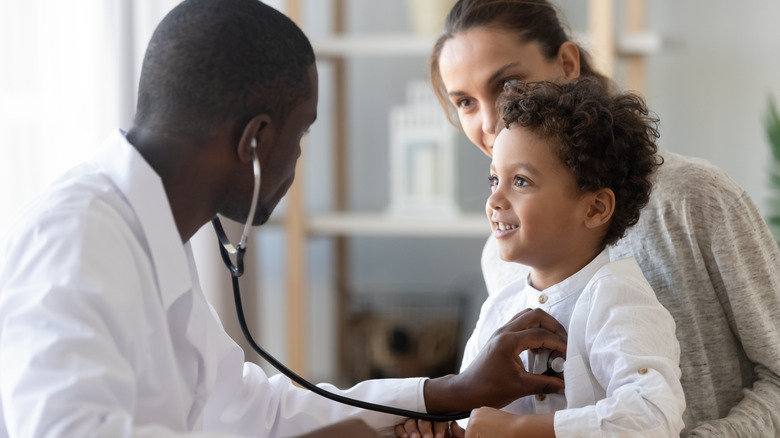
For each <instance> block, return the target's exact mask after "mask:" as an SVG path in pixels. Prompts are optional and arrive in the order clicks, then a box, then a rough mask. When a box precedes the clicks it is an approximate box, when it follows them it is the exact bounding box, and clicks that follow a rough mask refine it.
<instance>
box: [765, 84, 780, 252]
mask: <svg viewBox="0 0 780 438" xmlns="http://www.w3.org/2000/svg"><path fill="white" fill-rule="evenodd" d="M764 128H765V129H766V135H767V139H768V140H769V146H770V151H771V152H772V161H771V163H770V166H769V190H770V192H771V193H770V197H769V205H768V209H767V210H768V213H767V217H766V221H767V224H769V229H770V230H771V231H772V235H773V236H774V238H775V241H776V242H780V116H778V112H777V106H776V105H775V100H774V99H773V98H772V96H771V95H770V96H769V99H768V103H767V112H766V116H765V119H764Z"/></svg>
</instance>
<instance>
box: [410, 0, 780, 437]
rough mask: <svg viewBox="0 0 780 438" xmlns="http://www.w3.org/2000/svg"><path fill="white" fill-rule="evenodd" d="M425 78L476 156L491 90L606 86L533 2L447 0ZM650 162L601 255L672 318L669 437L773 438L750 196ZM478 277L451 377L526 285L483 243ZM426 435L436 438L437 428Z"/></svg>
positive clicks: (764, 261) (760, 231) (776, 331)
mask: <svg viewBox="0 0 780 438" xmlns="http://www.w3.org/2000/svg"><path fill="white" fill-rule="evenodd" d="M430 70H431V80H432V83H433V86H434V89H435V91H436V92H437V94H438V95H439V98H440V100H441V102H442V104H443V106H444V108H445V110H446V111H447V112H448V115H449V116H450V118H451V120H452V119H455V120H453V121H454V122H457V123H456V124H458V125H459V126H460V127H461V128H462V129H463V131H464V133H465V134H466V136H467V137H468V138H469V140H471V141H472V142H473V143H474V145H476V146H477V147H478V148H480V150H482V151H483V152H484V153H485V154H487V155H488V156H490V155H491V154H492V147H493V142H494V140H495V138H496V135H497V134H498V133H497V132H496V121H497V120H496V109H495V102H496V99H497V98H498V96H499V94H500V93H501V92H502V90H503V87H504V84H505V83H508V82H513V81H540V80H552V81H568V80H572V79H574V78H577V77H579V76H595V77H597V78H599V79H600V80H601V81H603V82H604V83H605V84H608V83H609V81H608V79H606V78H605V77H603V76H602V75H600V74H598V73H597V72H595V71H594V70H593V68H592V67H591V64H590V62H589V58H588V55H587V53H585V52H584V51H583V50H582V49H581V48H580V47H579V46H578V45H577V44H575V43H573V42H572V41H570V39H569V38H568V37H567V35H566V32H565V31H564V29H563V27H562V26H561V24H560V20H559V19H558V16H557V13H556V10H555V8H554V7H553V6H552V5H550V4H549V3H548V2H547V1H544V0H460V1H459V2H458V3H457V4H456V5H455V6H454V7H453V8H452V10H451V11H450V13H449V15H448V16H447V20H446V23H445V30H444V33H443V34H442V35H441V37H440V38H439V40H438V41H437V43H436V45H435V46H434V48H433V52H432V55H431V65H430ZM662 155H663V157H664V160H665V162H664V165H663V166H661V167H660V168H659V170H658V172H657V175H656V182H655V185H654V187H653V192H652V194H651V198H650V202H649V204H648V205H647V207H645V208H644V209H643V210H642V213H641V217H640V220H639V223H638V224H637V225H636V226H634V228H633V229H632V230H631V231H630V232H629V233H628V234H627V235H626V237H625V238H623V239H622V240H621V241H619V242H618V243H617V244H616V245H615V246H614V247H613V248H612V249H611V250H610V256H611V258H612V259H617V258H623V257H627V256H633V257H635V258H636V259H637V261H638V263H639V265H640V267H641V268H642V271H643V273H644V275H645V277H646V278H647V279H648V281H649V282H650V284H651V285H652V286H653V289H654V290H655V292H656V294H657V296H658V299H659V301H660V302H661V303H662V304H663V305H664V306H665V307H666V308H667V309H668V310H669V311H670V313H671V314H672V316H673V317H674V320H675V323H676V326H677V327H676V329H677V337H678V338H679V341H680V347H681V351H682V357H681V362H680V368H681V371H682V385H683V390H684V391H685V395H686V401H687V409H686V411H685V415H684V421H685V425H686V428H685V430H683V435H689V436H697V435H706V436H719V435H727V436H734V435H739V436H778V434H780V342H778V341H777V340H778V339H780V320H779V319H778V318H777V317H776V315H777V312H778V311H780V292H778V291H780V251H778V248H777V244H776V243H775V242H774V240H773V239H772V237H771V235H770V234H769V230H768V229H767V227H766V224H765V223H764V221H763V219H762V218H761V216H760V214H759V212H758V210H757V209H756V207H755V205H754V203H753V202H752V200H751V199H750V197H749V196H748V195H747V194H746V193H745V191H744V190H742V189H741V188H740V187H738V186H737V185H736V184H735V183H734V182H732V181H731V180H730V179H729V178H728V177H727V176H726V175H725V174H724V173H723V172H722V171H720V170H719V169H717V168H715V167H714V166H712V165H710V164H709V163H707V162H705V161H703V160H698V159H692V158H688V157H684V156H681V155H678V154H673V153H669V152H664V153H663V154H662ZM482 269H483V274H484V276H485V282H486V284H487V287H488V292H489V297H488V299H487V300H486V302H485V303H484V305H483V307H482V311H481V313H480V319H479V321H478V322H477V326H476V328H475V330H474V333H473V334H472V336H471V338H470V339H469V341H468V343H467V344H466V350H465V352H464V358H463V364H462V367H461V370H463V369H465V368H466V367H468V365H469V363H470V362H471V359H472V358H473V357H474V355H475V354H476V353H477V352H478V351H479V350H480V348H481V347H482V345H484V342H485V341H486V340H487V339H488V338H489V337H490V334H491V333H492V332H493V330H494V329H495V328H496V327H498V326H499V325H501V324H502V323H503V321H502V320H501V318H502V315H503V314H505V313H511V312H509V310H507V309H506V306H507V305H511V303H507V302H501V303H497V302H496V299H495V296H496V294H497V292H498V291H500V290H501V289H502V288H503V286H505V285H506V284H508V283H509V282H511V281H512V280H513V279H515V278H518V277H522V276H525V275H526V273H527V271H526V270H525V269H524V268H523V267H522V266H520V265H517V264H509V263H505V262H502V261H501V260H500V259H499V258H498V255H497V252H496V243H495V239H494V238H493V237H490V238H488V241H487V243H486V245H485V249H484V251H483V256H482ZM511 407H512V405H509V406H508V407H507V408H505V410H507V411H510V412H511ZM511 417H512V416H507V415H506V414H505V413H504V412H500V411H495V410H487V409H482V410H477V411H475V412H474V413H473V414H472V417H471V423H470V424H472V425H473V427H472V428H471V429H470V430H469V434H468V435H469V436H490V437H501V436H502V433H505V432H506V430H508V429H507V428H505V427H503V425H504V424H505V422H507V421H511ZM475 420H476V421H475ZM454 430H457V432H455V433H457V434H460V433H461V431H460V430H459V429H457V428H454ZM416 431H417V427H416V425H415V423H414V422H413V421H409V422H407V423H406V424H405V427H398V428H396V434H397V435H398V436H405V434H406V435H408V436H411V433H412V432H416ZM421 431H423V432H429V431H430V425H428V424H423V425H421ZM437 432H438V433H437V435H438V436H441V435H440V434H441V433H443V430H441V429H440V426H437Z"/></svg>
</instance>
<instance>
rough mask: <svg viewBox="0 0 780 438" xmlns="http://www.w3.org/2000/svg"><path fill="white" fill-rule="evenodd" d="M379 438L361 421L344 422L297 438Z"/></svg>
mask: <svg viewBox="0 0 780 438" xmlns="http://www.w3.org/2000/svg"><path fill="white" fill-rule="evenodd" d="M344 437H350V438H379V437H380V435H379V434H378V433H377V432H376V431H375V430H374V429H371V428H370V427H368V425H367V424H366V423H365V422H364V421H363V420H357V419H355V420H346V421H342V422H339V423H336V424H332V425H330V426H328V427H325V428H322V429H318V430H315V431H314V432H311V433H307V434H306V435H300V436H299V437H298V438H344Z"/></svg>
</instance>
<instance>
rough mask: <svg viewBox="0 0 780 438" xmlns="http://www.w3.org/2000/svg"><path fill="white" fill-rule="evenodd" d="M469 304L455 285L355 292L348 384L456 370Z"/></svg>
mask: <svg viewBox="0 0 780 438" xmlns="http://www.w3.org/2000/svg"><path fill="white" fill-rule="evenodd" d="M467 306H468V296H467V295H466V294H465V293H464V292H462V291H455V290H445V291H436V292H434V291H431V290H427V288H422V290H420V291H419V292H411V291H410V292H398V291H392V292H376V291H375V292H358V293H354V294H352V299H351V302H350V308H349V309H348V318H347V326H348V329H347V334H346V337H347V339H346V344H345V345H347V351H346V354H347V357H348V359H347V361H346V367H347V369H346V370H345V372H346V376H345V377H346V379H347V382H346V383H347V384H350V385H352V384H355V383H357V382H361V381H363V380H366V379H376V378H390V377H415V376H428V377H438V376H443V375H446V374H452V373H456V372H457V370H458V352H459V351H461V349H462V345H461V342H460V340H461V329H462V327H461V322H462V321H463V319H464V315H465V311H466V308H467Z"/></svg>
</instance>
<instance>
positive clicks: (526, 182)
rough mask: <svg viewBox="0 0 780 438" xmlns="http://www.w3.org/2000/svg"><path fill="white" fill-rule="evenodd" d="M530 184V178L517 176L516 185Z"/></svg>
mask: <svg viewBox="0 0 780 438" xmlns="http://www.w3.org/2000/svg"><path fill="white" fill-rule="evenodd" d="M527 185H528V180H527V179H525V178H523V177H522V176H516V177H515V187H525V186H527Z"/></svg>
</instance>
